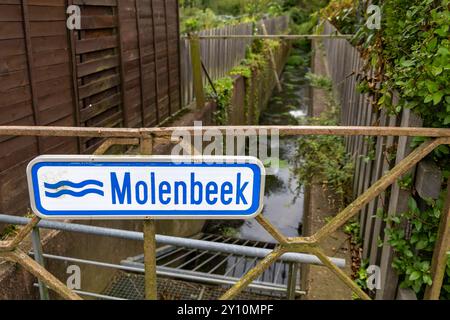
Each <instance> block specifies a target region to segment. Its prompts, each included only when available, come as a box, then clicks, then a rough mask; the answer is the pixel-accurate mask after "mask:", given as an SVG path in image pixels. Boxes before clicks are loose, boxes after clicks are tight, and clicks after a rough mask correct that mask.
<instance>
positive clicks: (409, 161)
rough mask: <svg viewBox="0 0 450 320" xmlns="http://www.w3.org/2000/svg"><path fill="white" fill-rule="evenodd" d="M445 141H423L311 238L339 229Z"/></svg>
mask: <svg viewBox="0 0 450 320" xmlns="http://www.w3.org/2000/svg"><path fill="white" fill-rule="evenodd" d="M446 142H448V139H436V140H431V141H428V142H425V143H423V144H422V145H421V146H420V147H418V148H417V149H415V150H414V151H413V152H412V153H411V154H410V155H409V156H408V157H406V158H405V159H403V160H402V161H401V162H399V164H398V165H397V166H395V167H394V168H393V169H392V170H391V171H389V172H388V173H387V174H386V175H385V176H384V177H382V178H381V179H380V180H378V181H377V182H376V183H375V184H373V185H372V187H370V188H369V189H367V191H366V192H365V193H363V194H362V195H361V196H360V197H359V198H358V199H356V200H355V201H354V202H352V203H351V204H350V205H349V206H348V207H347V208H345V209H344V210H343V211H342V212H340V213H339V214H338V215H337V216H336V217H334V218H333V219H332V220H331V221H330V222H329V223H328V224H327V225H325V226H324V227H323V228H322V229H320V230H319V231H318V232H317V233H316V234H315V235H313V236H312V237H311V238H312V239H313V240H315V241H320V240H322V239H323V238H324V237H326V236H329V235H330V234H331V233H333V232H334V231H336V230H337V229H339V228H340V227H341V226H343V225H344V224H345V223H346V222H347V221H348V220H349V219H351V218H352V217H353V216H355V215H356V214H357V213H358V212H359V211H360V210H361V208H363V207H364V206H365V205H366V204H368V203H369V202H370V201H372V200H373V199H375V198H376V197H377V196H378V195H379V194H380V193H381V192H383V191H385V190H386V189H387V188H388V187H389V186H390V185H391V184H393V183H394V182H395V181H396V180H397V179H398V178H400V177H401V176H402V175H403V174H405V173H406V172H408V170H409V169H411V168H412V167H413V166H415V165H416V164H417V163H418V162H419V161H420V160H422V159H423V158H425V157H426V156H427V155H428V154H429V153H431V152H432V151H433V150H434V149H435V148H437V147H438V146H440V145H441V144H444V143H446Z"/></svg>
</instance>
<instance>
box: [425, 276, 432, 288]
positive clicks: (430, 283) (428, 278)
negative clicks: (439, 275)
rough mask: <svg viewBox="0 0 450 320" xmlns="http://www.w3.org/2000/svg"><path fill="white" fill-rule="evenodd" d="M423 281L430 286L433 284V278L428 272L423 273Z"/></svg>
mask: <svg viewBox="0 0 450 320" xmlns="http://www.w3.org/2000/svg"><path fill="white" fill-rule="evenodd" d="M423 282H425V283H426V284H427V285H429V286H431V285H432V284H433V279H431V276H430V275H428V274H424V275H423Z"/></svg>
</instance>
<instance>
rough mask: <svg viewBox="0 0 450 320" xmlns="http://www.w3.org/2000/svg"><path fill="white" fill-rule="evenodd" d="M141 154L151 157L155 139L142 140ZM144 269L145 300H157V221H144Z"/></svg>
mask: <svg viewBox="0 0 450 320" xmlns="http://www.w3.org/2000/svg"><path fill="white" fill-rule="evenodd" d="M140 142H141V144H140V153H141V154H142V155H151V154H152V152H153V139H152V138H151V137H149V138H143V139H141V141H140ZM143 231H144V269H145V299H146V300H157V299H158V292H157V279H156V226H155V220H153V219H147V220H145V221H144V230H143Z"/></svg>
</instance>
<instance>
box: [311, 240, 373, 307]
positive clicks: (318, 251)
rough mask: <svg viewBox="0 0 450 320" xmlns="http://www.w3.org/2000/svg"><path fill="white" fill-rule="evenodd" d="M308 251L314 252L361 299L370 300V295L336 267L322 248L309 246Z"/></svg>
mask: <svg viewBox="0 0 450 320" xmlns="http://www.w3.org/2000/svg"><path fill="white" fill-rule="evenodd" d="M310 252H311V253H313V254H315V255H316V256H317V257H318V258H319V259H320V261H322V262H323V264H324V265H326V266H327V267H328V269H330V270H331V271H332V272H333V273H334V274H335V275H336V276H337V277H338V278H339V279H340V280H341V281H342V282H343V283H344V284H345V285H346V286H347V287H349V288H350V289H351V290H352V291H353V292H354V293H356V294H357V295H358V296H359V297H360V298H361V299H363V300H371V299H370V297H369V296H368V295H367V294H366V293H365V292H364V291H363V290H362V289H361V288H360V287H359V286H358V285H357V284H356V283H355V282H354V281H353V280H352V279H350V277H349V276H348V275H346V274H345V272H344V271H342V270H341V269H339V268H336V266H335V265H334V264H333V263H332V262H331V261H330V259H328V257H327V256H326V255H325V254H324V252H323V251H322V249H320V248H318V247H311V251H310Z"/></svg>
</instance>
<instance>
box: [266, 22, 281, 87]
mask: <svg viewBox="0 0 450 320" xmlns="http://www.w3.org/2000/svg"><path fill="white" fill-rule="evenodd" d="M261 29H262V32H263V34H264V35H265V36H267V35H268V32H267V28H266V24H265V22H264V21H262V22H261ZM269 55H270V63H271V64H272V68H273V74H274V77H275V81H276V84H277V89H278V92H282V91H283V87H282V86H281V82H280V77H279V76H278V70H277V62H276V61H275V55H274V54H273V50H272V48H270V47H269Z"/></svg>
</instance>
